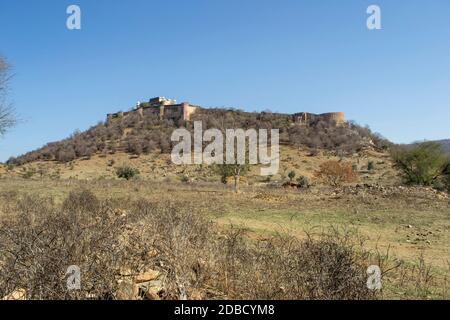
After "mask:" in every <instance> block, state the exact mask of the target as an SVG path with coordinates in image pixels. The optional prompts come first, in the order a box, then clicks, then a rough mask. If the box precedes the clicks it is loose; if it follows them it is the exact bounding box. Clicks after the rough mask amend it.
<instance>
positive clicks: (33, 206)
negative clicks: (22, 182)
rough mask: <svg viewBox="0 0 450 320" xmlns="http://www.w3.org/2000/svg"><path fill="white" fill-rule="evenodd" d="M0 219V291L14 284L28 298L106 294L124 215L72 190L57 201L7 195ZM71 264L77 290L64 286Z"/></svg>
mask: <svg viewBox="0 0 450 320" xmlns="http://www.w3.org/2000/svg"><path fill="white" fill-rule="evenodd" d="M11 200H12V201H13V202H14V204H13V205H10V206H8V207H5V206H3V211H4V210H5V209H8V212H9V214H6V215H4V216H2V219H1V222H0V296H5V295H6V294H8V293H10V292H12V291H14V290H15V289H17V288H22V289H25V290H26V292H27V297H28V298H29V299H86V298H87V297H97V298H111V297H113V296H114V293H115V291H116V288H117V282H116V280H115V278H116V276H117V272H118V270H119V268H120V266H121V265H123V264H124V261H125V259H126V260H127V263H129V262H130V261H131V257H130V256H127V257H125V255H124V253H125V252H126V251H125V250H124V248H123V246H122V245H121V243H120V242H119V237H118V235H120V234H121V232H123V230H124V227H125V225H126V221H125V219H124V218H123V217H121V216H118V215H116V214H115V213H114V211H112V210H111V209H110V208H108V207H106V206H104V204H99V203H98V200H96V198H95V196H93V195H92V194H91V193H90V192H88V191H81V192H76V193H72V194H71V195H70V196H69V197H68V198H67V199H66V200H65V201H64V205H63V206H62V208H61V207H59V206H56V205H55V204H54V202H53V201H52V199H45V198H38V197H29V196H26V197H24V198H15V199H10V201H11ZM71 265H77V266H79V267H80V268H81V271H82V279H81V281H82V290H81V291H68V290H67V289H66V280H65V273H66V270H67V268H68V267H69V266H71Z"/></svg>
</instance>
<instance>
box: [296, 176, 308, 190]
mask: <svg viewBox="0 0 450 320" xmlns="http://www.w3.org/2000/svg"><path fill="white" fill-rule="evenodd" d="M297 183H298V184H297V186H298V187H299V188H301V189H305V188H309V187H310V185H311V184H310V183H309V179H308V177H305V176H300V177H299V178H298V179H297Z"/></svg>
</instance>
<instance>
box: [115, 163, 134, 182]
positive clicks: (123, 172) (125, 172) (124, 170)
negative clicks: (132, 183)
mask: <svg viewBox="0 0 450 320" xmlns="http://www.w3.org/2000/svg"><path fill="white" fill-rule="evenodd" d="M116 175H117V177H118V178H121V179H126V180H130V179H132V178H135V177H137V176H138V175H139V170H138V169H136V168H132V167H129V166H123V167H119V168H117V169H116Z"/></svg>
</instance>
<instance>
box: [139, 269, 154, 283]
mask: <svg viewBox="0 0 450 320" xmlns="http://www.w3.org/2000/svg"><path fill="white" fill-rule="evenodd" d="M158 277H159V271H156V270H151V269H149V270H147V271H145V272H144V273H141V274H139V275H137V276H136V278H135V280H134V281H135V283H142V282H148V281H152V280H155V279H157V278H158Z"/></svg>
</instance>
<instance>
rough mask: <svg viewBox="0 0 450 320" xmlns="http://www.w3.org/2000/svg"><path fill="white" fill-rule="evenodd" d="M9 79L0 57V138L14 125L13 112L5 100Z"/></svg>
mask: <svg viewBox="0 0 450 320" xmlns="http://www.w3.org/2000/svg"><path fill="white" fill-rule="evenodd" d="M10 78H11V76H10V74H9V67H8V64H7V63H6V61H5V60H4V59H3V58H2V57H0V136H1V135H2V134H4V133H5V132H6V130H7V129H9V128H11V127H12V126H14V124H15V123H16V117H15V113H14V110H13V108H12V106H11V105H10V104H9V103H8V101H7V99H6V96H7V92H8V81H9V79H10Z"/></svg>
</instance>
